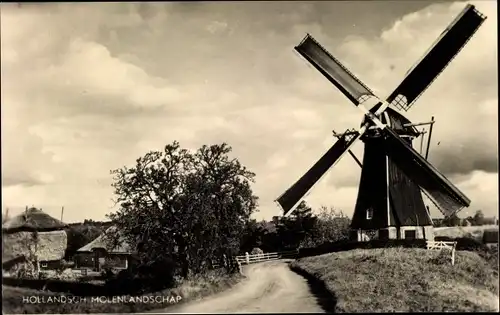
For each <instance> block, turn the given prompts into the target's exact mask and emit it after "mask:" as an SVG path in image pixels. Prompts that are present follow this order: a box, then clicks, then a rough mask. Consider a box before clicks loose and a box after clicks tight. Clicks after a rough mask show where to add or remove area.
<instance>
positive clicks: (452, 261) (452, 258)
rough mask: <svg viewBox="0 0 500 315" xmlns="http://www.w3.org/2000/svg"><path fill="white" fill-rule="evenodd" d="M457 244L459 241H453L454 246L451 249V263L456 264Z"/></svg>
mask: <svg viewBox="0 0 500 315" xmlns="http://www.w3.org/2000/svg"><path fill="white" fill-rule="evenodd" d="M456 245H457V242H454V243H453V247H452V249H451V265H452V266H454V265H455V246H456Z"/></svg>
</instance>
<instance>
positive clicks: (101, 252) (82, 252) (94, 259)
mask: <svg viewBox="0 0 500 315" xmlns="http://www.w3.org/2000/svg"><path fill="white" fill-rule="evenodd" d="M116 233H118V231H117V229H116V227H115V226H111V227H110V228H108V229H107V230H106V231H105V232H104V233H103V234H101V235H100V236H99V237H98V238H96V239H95V240H93V241H92V242H90V243H89V244H87V245H85V246H83V247H82V248H80V249H79V250H77V252H76V255H75V266H76V268H80V269H91V270H94V271H101V269H107V268H109V269H127V268H128V266H129V260H130V256H131V250H130V246H129V245H128V244H127V242H125V241H124V240H123V238H122V237H119V236H118V238H116V237H115V236H116Z"/></svg>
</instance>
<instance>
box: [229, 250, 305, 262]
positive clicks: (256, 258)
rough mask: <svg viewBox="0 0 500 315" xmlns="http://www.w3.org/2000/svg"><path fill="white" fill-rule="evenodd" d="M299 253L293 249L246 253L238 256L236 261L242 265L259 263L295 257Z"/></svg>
mask: <svg viewBox="0 0 500 315" xmlns="http://www.w3.org/2000/svg"><path fill="white" fill-rule="evenodd" d="M298 254H299V250H298V249H295V250H291V251H283V252H274V253H262V254H253V255H250V254H249V253H245V255H240V256H236V257H235V258H236V261H237V262H238V263H239V264H241V265H248V264H253V263H259V262H264V261H269V260H278V259H283V258H295V257H297V255H298Z"/></svg>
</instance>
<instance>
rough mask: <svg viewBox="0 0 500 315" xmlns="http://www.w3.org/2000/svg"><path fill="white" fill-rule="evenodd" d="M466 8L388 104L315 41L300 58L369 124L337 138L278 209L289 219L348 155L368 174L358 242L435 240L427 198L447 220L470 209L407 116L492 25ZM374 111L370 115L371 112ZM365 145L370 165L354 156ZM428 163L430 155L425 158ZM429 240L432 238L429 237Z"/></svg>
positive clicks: (308, 41)
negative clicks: (417, 145) (417, 143)
mask: <svg viewBox="0 0 500 315" xmlns="http://www.w3.org/2000/svg"><path fill="white" fill-rule="evenodd" d="M485 18H486V17H485V16H484V15H482V14H481V13H480V12H478V11H477V10H476V9H475V7H474V6H473V5H467V6H466V7H465V9H464V10H463V11H462V12H461V13H460V14H459V16H458V17H457V18H456V19H455V20H454V21H453V23H451V24H450V26H448V28H446V30H445V31H444V32H443V33H442V34H441V35H440V37H439V38H438V40H437V41H436V42H435V43H434V45H433V46H432V47H431V49H430V50H429V51H428V53H427V54H426V55H425V56H424V57H423V58H422V59H421V60H420V61H419V62H418V63H417V64H416V66H415V67H413V68H412V69H411V70H410V71H409V72H408V73H407V75H406V77H405V78H404V79H403V81H402V82H401V83H400V84H399V86H398V87H397V88H396V89H395V90H394V92H392V93H391V94H390V95H389V97H388V98H387V99H386V100H382V99H380V98H379V97H377V96H376V95H375V94H374V93H373V92H372V91H371V90H370V89H369V88H368V87H367V86H366V85H364V84H363V83H362V82H361V81H360V80H359V79H358V78H356V77H355V76H354V75H353V74H352V73H351V72H350V71H349V70H348V69H347V68H345V67H344V66H343V65H342V64H341V63H340V61H338V60H337V59H336V58H335V57H333V56H332V55H331V54H330V53H329V52H328V51H327V50H326V49H324V48H323V47H322V46H321V45H320V44H319V43H318V42H317V41H316V40H315V39H314V38H312V36H310V35H309V34H307V36H306V37H305V38H304V39H303V40H302V42H301V43H300V44H299V45H298V46H296V47H295V50H296V51H297V52H298V53H299V54H300V55H301V56H302V57H303V58H305V59H306V60H307V61H308V62H309V63H311V64H312V65H313V66H314V68H316V69H317V70H318V71H319V72H320V73H321V74H323V76H325V77H326V78H327V79H328V80H329V81H330V82H331V83H332V84H333V85H335V86H336V87H337V88H338V89H339V90H340V91H341V92H342V93H343V94H344V95H345V96H346V97H347V98H348V99H349V100H350V101H351V102H352V103H354V105H355V106H356V107H357V108H358V109H360V110H361V111H362V112H363V113H364V114H365V118H364V120H363V121H362V123H361V127H360V128H359V129H358V130H355V129H352V130H347V131H346V132H344V133H342V134H334V135H335V136H336V137H337V138H338V140H337V141H336V142H335V144H334V145H333V146H332V147H331V148H330V149H329V150H328V151H327V152H326V153H325V154H324V155H323V156H322V157H321V158H320V159H319V160H318V161H317V162H316V164H314V165H313V166H312V167H311V169H309V170H308V171H307V172H306V173H305V174H304V175H303V176H302V177H301V178H300V179H299V180H298V181H297V182H296V183H295V184H293V185H292V186H291V187H290V188H289V189H288V190H287V191H285V193H283V194H282V195H281V196H280V197H279V198H278V199H277V200H276V201H277V203H278V205H279V206H280V207H281V208H282V209H283V212H284V214H285V215H287V214H289V213H291V212H292V211H293V210H294V208H295V207H296V206H297V205H298V203H299V202H300V200H301V199H302V198H303V197H304V196H305V195H306V194H307V193H308V192H309V191H310V190H311V189H312V187H313V186H314V185H315V184H316V183H317V182H318V181H319V180H320V179H321V177H322V176H323V175H324V174H325V173H326V172H327V171H328V170H329V169H330V168H331V167H332V166H333V165H334V164H335V163H336V162H337V161H338V160H340V158H342V157H343V156H344V155H345V153H346V152H349V154H350V155H351V156H352V157H353V158H355V160H356V162H357V163H358V164H359V165H360V166H362V172H361V180H360V185H359V191H358V197H357V201H356V206H355V211H354V215H353V220H352V224H351V229H352V232H353V233H352V237H353V238H355V239H357V240H359V241H364V240H368V239H371V238H381V239H382V238H383V239H400V238H428V239H429V238H432V230H430V229H432V220H431V218H430V215H429V213H428V211H427V208H426V206H425V205H424V202H423V199H422V195H421V193H420V191H422V192H424V193H425V195H426V196H427V197H428V198H429V199H430V200H431V201H432V202H433V203H434V204H435V205H436V206H437V208H438V209H439V210H440V211H441V212H442V213H443V214H444V215H445V216H450V215H452V214H454V213H456V212H458V211H460V210H461V209H463V208H464V207H468V206H469V205H470V200H469V199H468V198H467V197H466V196H465V195H464V194H463V193H462V192H461V191H460V190H459V189H458V188H457V187H455V186H454V185H453V183H451V182H450V181H449V180H448V179H447V178H446V177H445V176H444V175H443V174H441V173H440V172H439V171H438V170H437V169H436V168H435V167H434V166H432V165H431V164H430V163H429V162H428V161H427V159H426V158H424V157H423V156H422V155H420V154H419V153H418V152H417V151H416V150H415V149H413V146H412V139H414V138H416V137H418V136H419V132H418V130H417V129H416V128H415V127H416V126H418V125H425V124H430V125H431V128H432V123H433V121H431V122H428V123H418V124H413V123H411V121H410V120H408V119H407V118H406V117H404V116H403V115H402V114H401V113H400V112H401V111H408V109H410V108H411V107H412V105H413V104H414V102H415V101H416V100H417V99H418V97H419V96H420V95H421V94H422V93H423V92H424V91H425V90H426V89H427V88H428V87H429V86H430V84H431V83H432V82H433V81H434V80H435V79H436V78H437V76H438V75H439V74H440V73H441V72H442V71H443V70H444V68H446V66H447V65H448V64H449V62H450V61H451V60H452V59H453V58H454V57H455V56H456V55H457V54H458V52H459V51H460V50H461V49H462V47H463V46H464V45H465V44H466V43H467V42H468V41H469V39H470V38H471V37H472V35H473V34H474V33H475V32H476V30H477V29H478V28H479V27H480V26H481V24H482V23H483V21H484V20H485ZM369 102H372V103H373V105H374V106H373V107H372V108H371V109H370V110H368V109H366V108H365V107H364V104H367V103H369ZM358 140H361V141H363V143H364V144H365V151H364V155H363V162H362V163H361V162H360V161H359V159H358V158H356V157H355V155H354V154H353V153H352V152H351V151H350V148H351V147H352V146H353V145H354V144H355V143H356V142H357V141H358ZM426 155H427V154H426ZM426 232H427V233H426Z"/></svg>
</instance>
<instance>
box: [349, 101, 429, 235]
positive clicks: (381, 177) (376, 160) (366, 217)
mask: <svg viewBox="0 0 500 315" xmlns="http://www.w3.org/2000/svg"><path fill="white" fill-rule="evenodd" d="M381 121H382V122H383V123H384V124H387V125H389V126H391V127H392V129H393V130H394V131H395V132H396V133H397V134H398V135H399V136H400V137H402V138H403V139H404V140H405V141H407V143H408V145H411V143H412V140H413V139H414V138H416V137H418V136H420V132H418V131H417V130H416V129H415V127H413V126H412V124H411V122H410V121H409V120H408V119H407V118H406V117H404V116H403V115H401V114H400V113H398V112H397V111H395V110H393V109H392V108H388V109H387V110H386V112H385V113H384V115H382V117H381ZM361 140H362V141H363V142H364V154H363V162H362V171H361V179H360V185H359V190H358V197H357V199H356V206H355V209H354V214H353V216H352V223H351V228H352V233H351V234H352V236H351V238H353V239H357V240H359V241H362V240H369V239H371V238H385V239H399V238H426V239H432V238H433V232H432V220H431V218H430V216H429V213H428V212H427V209H426V207H425V204H424V201H423V198H422V194H421V192H420V187H419V186H418V185H416V184H415V183H414V182H413V181H412V180H411V179H410V178H408V176H406V175H405V173H404V172H403V171H402V170H401V169H400V168H399V167H398V166H397V164H396V163H394V162H393V161H392V159H391V158H390V157H389V156H388V155H387V152H386V150H385V148H384V147H385V139H384V137H383V136H382V135H381V134H380V132H378V130H376V129H374V130H370V131H369V132H367V133H366V134H365V135H364V136H363V137H362V138H361Z"/></svg>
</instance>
